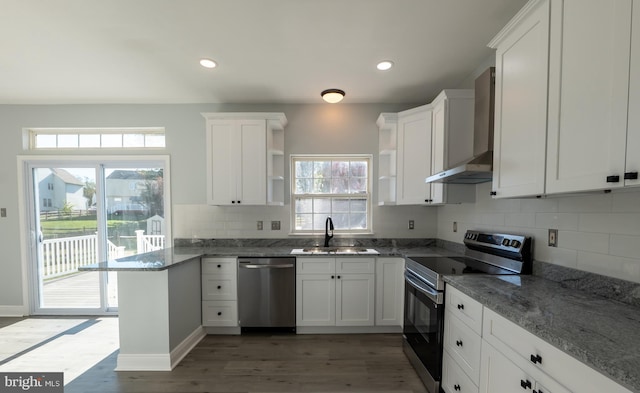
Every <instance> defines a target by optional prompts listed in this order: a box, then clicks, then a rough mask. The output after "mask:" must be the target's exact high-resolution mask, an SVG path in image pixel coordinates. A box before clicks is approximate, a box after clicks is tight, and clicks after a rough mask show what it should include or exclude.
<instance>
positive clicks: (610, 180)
mask: <svg viewBox="0 0 640 393" xmlns="http://www.w3.org/2000/svg"><path fill="white" fill-rule="evenodd" d="M619 181H620V176H618V175H615V176H607V183H618V182H619Z"/></svg>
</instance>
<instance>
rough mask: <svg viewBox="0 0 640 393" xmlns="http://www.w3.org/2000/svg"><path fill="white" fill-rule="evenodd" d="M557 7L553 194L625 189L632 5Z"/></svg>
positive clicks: (569, 0)
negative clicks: (623, 187)
mask: <svg viewBox="0 0 640 393" xmlns="http://www.w3.org/2000/svg"><path fill="white" fill-rule="evenodd" d="M551 4H552V9H551V30H550V43H551V47H550V52H549V120H548V138H547V141H548V143H547V164H548V165H547V193H549V194H555V193H563V192H574V191H588V190H598V189H611V188H617V187H622V186H623V185H624V181H623V177H624V170H625V154H624V153H625V150H626V134H627V104H628V90H629V56H630V50H629V48H630V45H631V8H632V7H631V5H632V0H558V1H553V2H552V3H551Z"/></svg>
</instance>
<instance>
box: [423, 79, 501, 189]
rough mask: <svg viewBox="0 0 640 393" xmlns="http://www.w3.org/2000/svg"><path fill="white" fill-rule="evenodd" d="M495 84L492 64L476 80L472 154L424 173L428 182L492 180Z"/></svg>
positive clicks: (483, 181) (466, 182) (481, 181)
mask: <svg viewBox="0 0 640 393" xmlns="http://www.w3.org/2000/svg"><path fill="white" fill-rule="evenodd" d="M494 87H495V68H494V67H491V68H489V69H487V70H486V71H485V72H484V73H482V75H480V76H479V77H478V78H477V79H476V82H475V110H474V112H475V116H474V122H473V157H471V158H469V159H468V160H465V161H463V162H461V163H459V164H458V165H455V166H454V167H453V168H450V169H447V170H446V171H443V172H440V173H436V174H435V175H433V176H429V177H427V178H426V180H425V181H426V182H427V183H454V184H477V183H485V182H489V181H491V180H492V178H493V171H492V170H493V113H494V106H495V88H494Z"/></svg>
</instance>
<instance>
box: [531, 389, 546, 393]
mask: <svg viewBox="0 0 640 393" xmlns="http://www.w3.org/2000/svg"><path fill="white" fill-rule="evenodd" d="M533 393H544V392H543V391H542V390H540V389H538V390H534V391H533Z"/></svg>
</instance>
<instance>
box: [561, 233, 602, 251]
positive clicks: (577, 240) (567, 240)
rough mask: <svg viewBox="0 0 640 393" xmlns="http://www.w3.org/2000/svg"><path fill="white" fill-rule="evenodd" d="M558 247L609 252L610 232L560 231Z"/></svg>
mask: <svg viewBox="0 0 640 393" xmlns="http://www.w3.org/2000/svg"><path fill="white" fill-rule="evenodd" d="M558 247H559V248H569V249H572V250H582V251H590V252H597V253H600V254H607V253H608V252H609V234H607V233H592V232H577V231H558Z"/></svg>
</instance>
